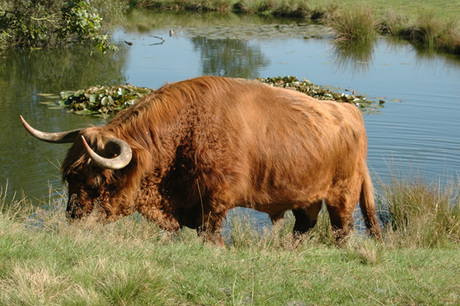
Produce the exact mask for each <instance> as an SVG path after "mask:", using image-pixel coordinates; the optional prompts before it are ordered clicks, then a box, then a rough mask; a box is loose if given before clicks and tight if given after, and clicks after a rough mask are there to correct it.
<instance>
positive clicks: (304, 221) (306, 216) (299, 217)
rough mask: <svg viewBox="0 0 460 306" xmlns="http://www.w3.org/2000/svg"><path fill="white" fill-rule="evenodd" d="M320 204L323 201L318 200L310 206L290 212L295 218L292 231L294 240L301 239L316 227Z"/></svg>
mask: <svg viewBox="0 0 460 306" xmlns="http://www.w3.org/2000/svg"><path fill="white" fill-rule="evenodd" d="M322 203H323V201H322V200H320V201H317V202H314V203H312V204H310V205H309V206H308V207H306V208H297V209H293V210H292V212H293V213H294V217H295V224H294V229H293V234H294V237H295V238H299V237H301V236H302V235H303V234H305V233H307V232H308V231H310V230H311V229H312V228H313V227H314V226H315V225H316V222H317V221H318V214H319V212H320V210H321V205H322Z"/></svg>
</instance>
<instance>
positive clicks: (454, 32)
mask: <svg viewBox="0 0 460 306" xmlns="http://www.w3.org/2000/svg"><path fill="white" fill-rule="evenodd" d="M132 4H133V5H136V6H138V7H143V8H156V9H161V10H175V11H179V10H193V11H218V12H222V13H225V12H230V11H234V12H237V13H245V14H261V15H267V16H269V15H273V16H287V17H296V18H303V19H311V20H317V21H320V22H322V23H325V24H327V25H329V26H331V27H334V28H335V29H337V30H338V31H339V37H341V38H349V37H350V34H349V33H350V31H352V32H353V33H354V36H356V37H361V36H362V35H365V36H366V35H369V33H370V34H371V36H374V34H378V33H379V34H389V35H392V36H396V37H400V38H403V39H406V40H409V41H411V42H413V43H415V44H416V45H417V46H420V47H423V48H427V49H429V50H438V51H443V52H448V53H454V54H460V24H459V23H458V22H457V20H458V15H459V14H460V4H459V3H457V2H452V1H447V0H442V1H435V0H429V1H421V0H417V1H406V0H403V1H399V0H398V1H396V0H391V1H385V0H372V1H366V2H365V1H362V0H345V1H340V3H338V2H337V1H320V0H288V1H286V0H271V1H266V0H220V1H206V0H190V1H183V0H134V1H132ZM343 30H345V32H342V31H343Z"/></svg>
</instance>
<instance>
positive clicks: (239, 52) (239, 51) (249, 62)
mask: <svg viewBox="0 0 460 306" xmlns="http://www.w3.org/2000/svg"><path fill="white" fill-rule="evenodd" d="M191 41H192V43H193V46H194V49H195V51H199V52H200V59H201V61H202V74H203V75H218V76H231V77H239V78H250V79H251V78H256V77H258V76H259V75H260V69H261V68H265V67H267V66H268V65H269V63H270V61H269V60H268V58H267V57H266V56H265V55H264V54H263V52H262V50H261V49H260V47H259V46H258V45H251V44H250V43H249V42H248V41H245V40H240V39H209V38H206V37H193V38H191Z"/></svg>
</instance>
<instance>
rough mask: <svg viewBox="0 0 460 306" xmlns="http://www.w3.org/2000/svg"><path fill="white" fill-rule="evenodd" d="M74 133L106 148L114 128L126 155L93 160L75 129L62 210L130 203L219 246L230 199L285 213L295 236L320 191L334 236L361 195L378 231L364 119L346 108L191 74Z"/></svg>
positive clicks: (118, 211)
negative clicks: (119, 161)
mask: <svg viewBox="0 0 460 306" xmlns="http://www.w3.org/2000/svg"><path fill="white" fill-rule="evenodd" d="M81 134H82V135H84V136H85V138H86V139H87V141H88V143H89V144H90V145H91V147H92V148H93V149H94V150H95V151H96V152H98V153H99V154H100V155H102V156H106V157H110V156H112V155H113V154H114V152H115V150H114V149H113V148H110V147H108V146H105V145H104V144H105V143H106V140H107V139H108V138H110V137H118V138H120V139H122V140H124V141H126V142H127V143H128V144H129V145H130V147H131V148H132V151H133V158H132V160H131V163H130V164H129V165H128V166H127V167H125V168H123V169H121V170H107V169H100V168H97V167H96V166H93V165H92V163H91V160H90V158H89V157H88V155H87V154H86V151H85V149H84V147H83V144H82V141H81V138H80V137H77V138H76V140H75V142H74V144H73V146H72V147H71V148H70V150H69V152H68V154H67V157H66V159H65V161H64V163H63V166H62V168H63V177H64V179H65V180H67V181H68V183H69V205H68V213H69V216H70V217H73V218H81V217H83V216H86V215H88V214H90V213H97V214H99V215H100V217H101V218H103V219H104V220H107V221H109V222H110V221H113V220H117V219H118V218H120V217H122V216H126V215H129V214H131V213H133V212H135V211H137V212H140V213H141V214H142V215H143V216H145V217H147V218H148V219H149V220H153V221H156V222H157V223H158V224H159V225H160V226H161V227H163V228H165V229H167V230H171V231H176V230H178V229H179V228H180V227H182V226H187V227H191V228H195V229H197V230H198V231H199V232H203V233H207V234H209V235H210V236H209V237H210V238H211V239H215V240H216V241H217V242H218V243H222V240H221V238H220V235H219V230H220V227H221V224H222V219H223V218H224V217H225V215H226V213H227V211H228V210H229V209H231V208H234V207H236V206H243V207H250V208H254V209H256V210H259V211H262V212H266V213H267V214H269V215H270V217H271V218H272V220H273V221H276V220H278V219H280V218H282V217H283V215H284V213H285V211H287V210H293V212H294V215H295V217H296V222H295V227H294V231H295V232H298V233H304V232H307V231H308V230H310V229H311V228H312V227H313V226H314V225H315V224H316V220H317V217H318V213H319V211H320V209H321V204H322V201H323V199H324V200H325V202H326V207H327V209H328V211H329V215H330V219H331V223H332V226H333V228H334V230H335V232H336V235H337V239H342V238H343V237H345V236H346V235H347V233H348V232H349V230H350V229H351V228H352V226H353V218H352V214H353V210H354V208H355V206H356V203H357V202H358V200H359V199H360V205H361V209H362V212H363V215H364V218H365V222H366V225H367V227H368V229H369V230H370V232H371V234H372V235H374V236H376V237H378V238H380V237H381V234H380V227H379V224H378V221H377V217H376V213H375V206H374V198H373V194H372V183H371V180H370V177H369V173H368V169H367V165H366V152H367V138H366V132H365V129H364V122H363V118H362V115H361V113H360V111H359V110H358V109H357V108H356V107H355V106H353V105H350V104H340V103H336V102H329V101H318V100H316V99H313V98H311V97H308V96H306V95H304V94H302V93H298V92H295V91H291V90H287V89H280V88H274V87H270V86H268V85H266V84H262V83H259V82H256V81H248V80H243V79H230V78H220V77H200V78H195V79H191V80H186V81H182V82H177V83H173V84H169V85H166V86H164V87H162V88H160V89H159V90H157V91H156V92H155V93H152V94H150V95H148V96H147V97H145V98H144V99H143V100H142V101H140V102H139V103H137V104H136V105H134V106H133V107H132V108H130V109H127V110H126V111H124V112H122V113H120V114H119V115H118V116H117V117H115V118H114V119H113V120H112V121H111V122H110V123H108V124H107V125H106V126H103V127H91V128H87V129H85V130H83V131H82V132H81Z"/></svg>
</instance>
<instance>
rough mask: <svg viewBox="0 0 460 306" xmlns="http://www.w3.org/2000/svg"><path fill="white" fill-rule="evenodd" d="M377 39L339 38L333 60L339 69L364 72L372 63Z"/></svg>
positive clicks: (335, 43)
mask: <svg viewBox="0 0 460 306" xmlns="http://www.w3.org/2000/svg"><path fill="white" fill-rule="evenodd" d="M374 43H375V41H373V40H372V41H365V42H359V43H358V42H354V41H347V40H337V41H335V42H334V51H333V52H332V60H333V62H334V63H335V65H336V66H337V69H338V70H352V71H354V72H355V73H362V74H364V73H365V72H367V70H368V69H369V66H370V65H371V63H372V55H373V53H374Z"/></svg>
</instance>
